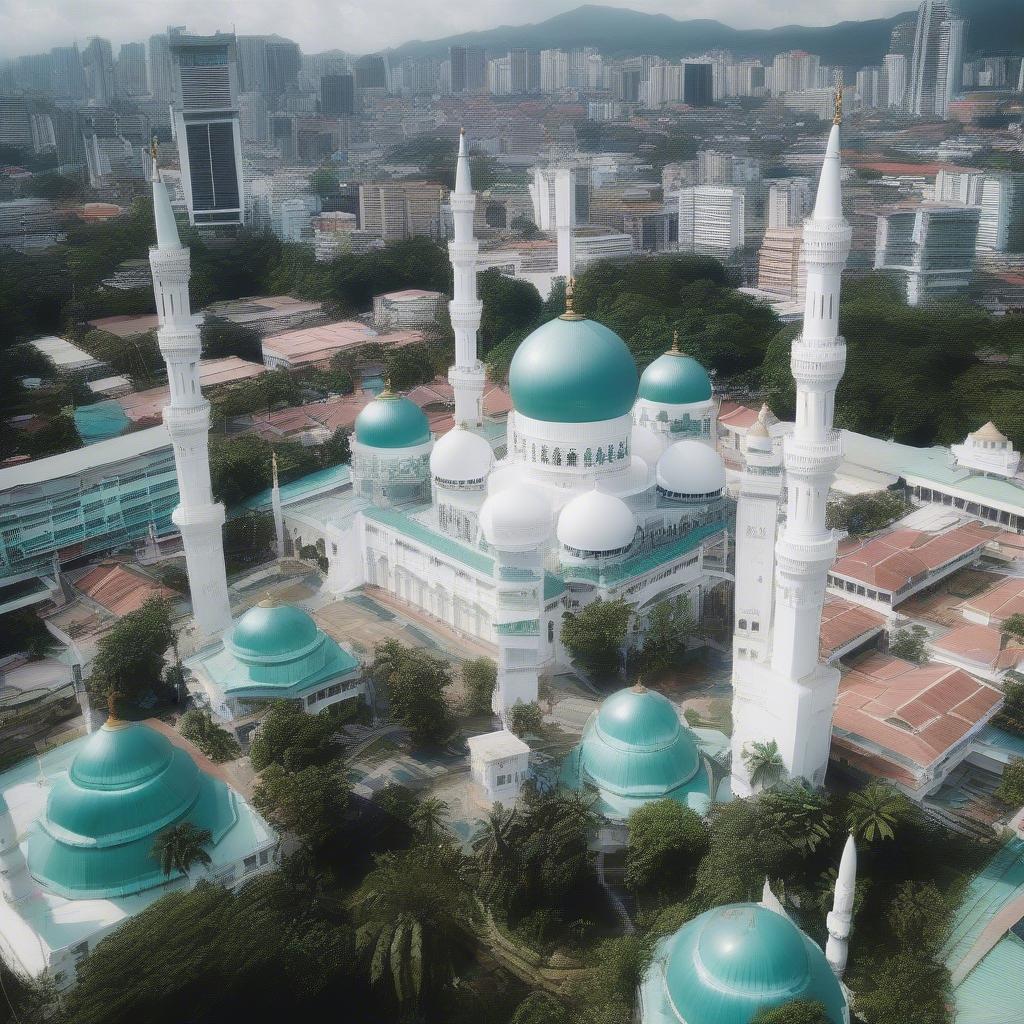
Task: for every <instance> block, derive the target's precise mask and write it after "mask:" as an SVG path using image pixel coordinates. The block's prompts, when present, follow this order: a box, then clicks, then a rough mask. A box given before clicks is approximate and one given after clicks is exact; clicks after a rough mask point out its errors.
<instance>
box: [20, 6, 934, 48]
mask: <svg viewBox="0 0 1024 1024" xmlns="http://www.w3.org/2000/svg"><path fill="white" fill-rule="evenodd" d="M580 6H581V5H580V4H579V3H578V2H576V0H559V2H557V3H552V2H551V0H526V2H524V3H520V4H516V5H514V6H513V5H510V4H509V3H507V0H489V2H487V3H483V4H474V5H472V6H470V5H469V4H466V3H456V4H448V5H446V6H445V7H444V8H443V9H441V10H438V9H437V8H431V9H429V10H427V9H420V8H418V7H417V6H416V5H411V4H409V3H408V0H383V2H382V3H377V4H374V5H373V6H372V7H370V6H368V5H366V4H362V3H358V2H349V3H342V4H340V5H334V4H329V3H327V2H326V0H302V2H301V3H295V4H292V5H291V6H290V8H289V20H288V25H287V31H286V32H284V33H281V32H280V29H281V24H280V19H279V14H280V9H279V7H278V6H277V5H276V4H271V3H267V2H257V3H248V4H244V5H243V4H241V3H239V2H237V0H226V2H221V3H217V4H212V5H211V4H208V3H204V4H201V3H198V2H196V0H178V2H176V3H175V4H174V5H173V6H172V8H170V9H168V8H160V9H156V8H140V7H139V6H138V5H135V4H129V3H126V2H123V0H112V2H109V3H104V4H102V5H99V4H94V3H92V4H89V3H85V4H72V3H70V2H68V0H4V2H3V3H2V4H0V58H10V57H17V56H21V55H24V54H29V53H35V52H40V51H43V50H48V49H50V48H51V47H54V46H67V45H71V44H72V43H74V42H77V43H78V44H79V45H80V46H81V45H84V44H85V42H86V41H87V40H88V39H89V38H90V37H92V36H100V37H101V38H109V39H110V40H111V41H112V42H113V43H114V44H115V45H120V44H121V43H125V42H135V41H138V40H140V39H145V38H148V37H149V36H150V35H154V34H158V33H161V32H164V31H166V28H167V26H168V25H181V24H185V25H187V26H188V28H189V30H190V31H193V32H197V33H206V32H213V31H216V30H218V29H219V30H221V31H230V30H232V29H233V30H234V31H235V32H237V33H239V34H245V35H269V34H274V33H275V32H276V33H277V34H284V35H287V37H288V38H290V39H293V40H294V41H295V42H296V43H298V44H299V46H300V47H301V48H302V50H303V52H305V53H319V52H324V51H326V50H332V49H339V50H344V51H346V52H351V53H368V52H373V51H375V50H383V49H393V48H396V47H400V46H403V45H405V44H407V43H410V42H414V41H420V40H433V39H440V38H444V37H445V36H448V35H451V34H455V33H462V32H466V31H486V30H489V29H495V28H499V27H505V26H513V25H514V26H522V25H528V24H533V23H537V22H542V21H545V20H547V19H548V18H551V17H553V16H555V15H557V14H562V13H565V12H568V11H572V10H576V9H577V8H579V7H580ZM607 6H610V7H615V8H619V9H624V10H632V11H637V12H639V13H644V14H665V15H668V16H670V17H672V18H673V19H674V20H676V21H688V20H695V19H704V18H706V19H713V20H716V21H719V22H721V23H723V24H725V25H728V26H730V27H734V28H748V29H749V28H759V29H769V28H777V27H781V26H788V25H803V26H812V27H825V26H830V25H834V24H837V23H839V22H842V21H849V20H855V21H867V20H871V19H874V18H889V17H893V16H895V15H897V14H902V13H906V12H909V11H912V10H914V9H915V7H916V6H917V5H916V4H914V3H911V2H909V0H862V2H861V3H860V4H858V9H857V11H856V17H854V18H851V17H850V16H849V15H850V12H849V11H848V10H847V9H846V8H847V7H848V5H847V4H846V3H845V2H844V0H823V2H811V0H799V2H797V3H794V4H789V5H787V7H786V8H785V16H783V15H782V14H781V12H780V9H779V8H776V7H769V6H768V5H766V4H764V3H758V2H756V0H718V2H713V0H696V2H694V3H692V4H691V5H690V6H688V8H687V9H686V11H685V16H684V17H680V14H681V12H680V11H679V9H678V6H677V5H675V4H673V3H672V0H630V2H629V3H627V4H614V5H607ZM100 7H101V8H102V9H100V10H97V8H100ZM331 26H334V28H333V29H332V28H331ZM325 28H326V29H327V31H326V32H325ZM335 33H336V34H335Z"/></svg>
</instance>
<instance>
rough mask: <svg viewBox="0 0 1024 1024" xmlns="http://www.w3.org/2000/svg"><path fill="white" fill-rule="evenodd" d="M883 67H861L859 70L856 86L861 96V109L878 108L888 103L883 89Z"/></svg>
mask: <svg viewBox="0 0 1024 1024" xmlns="http://www.w3.org/2000/svg"><path fill="white" fill-rule="evenodd" d="M882 83H883V78H882V69H881V68H878V67H871V68H861V69H860V71H858V72H857V78H856V82H855V84H854V88H855V90H856V92H857V96H858V97H859V98H860V105H861V109H863V110H877V109H878V108H879V107H883V106H885V105H886V103H885V96H884V94H883V90H882Z"/></svg>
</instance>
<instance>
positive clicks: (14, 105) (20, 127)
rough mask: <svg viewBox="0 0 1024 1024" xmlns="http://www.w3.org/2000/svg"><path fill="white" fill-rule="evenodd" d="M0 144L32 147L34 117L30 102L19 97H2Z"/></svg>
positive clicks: (24, 147)
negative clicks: (30, 109)
mask: <svg viewBox="0 0 1024 1024" xmlns="http://www.w3.org/2000/svg"><path fill="white" fill-rule="evenodd" d="M0 145H2V146H14V147H15V148H16V149H24V150H26V151H29V150H31V149H32V117H31V113H30V111H29V106H28V103H27V102H26V101H25V100H23V99H21V98H19V97H13V96H12V97H10V98H9V99H8V98H5V99H0Z"/></svg>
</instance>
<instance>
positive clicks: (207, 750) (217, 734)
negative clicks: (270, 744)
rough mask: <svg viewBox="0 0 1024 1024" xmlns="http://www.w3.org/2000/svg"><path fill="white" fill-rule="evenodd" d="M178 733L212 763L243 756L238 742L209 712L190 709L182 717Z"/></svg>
mask: <svg viewBox="0 0 1024 1024" xmlns="http://www.w3.org/2000/svg"><path fill="white" fill-rule="evenodd" d="M178 732H180V733H181V735H182V736H184V737H185V739H187V740H188V741H189V743H194V744H195V745H196V746H197V747H198V748H199V749H200V750H201V751H202V752H203V753H204V754H205V755H206V756H207V757H208V758H209V759H210V760H211V761H216V762H218V763H219V762H221V761H233V760H234V759H235V758H236V757H241V755H242V748H241V747H240V746H239V745H238V740H236V739H235V737H234V736H233V735H232V734H231V733H230V732H228V730H227V729H224V728H222V727H221V726H219V725H217V723H216V722H215V721H214V720H213V718H212V717H211V716H210V712H209V711H203V710H201V709H200V708H190V709H189V710H188V711H186V712H185V714H183V715H182V716H181V721H180V722H179V723H178Z"/></svg>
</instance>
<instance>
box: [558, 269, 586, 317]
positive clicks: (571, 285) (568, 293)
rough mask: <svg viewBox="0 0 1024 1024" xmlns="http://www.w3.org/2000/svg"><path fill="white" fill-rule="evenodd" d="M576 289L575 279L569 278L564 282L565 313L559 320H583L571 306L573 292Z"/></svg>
mask: <svg viewBox="0 0 1024 1024" xmlns="http://www.w3.org/2000/svg"><path fill="white" fill-rule="evenodd" d="M575 289H576V278H575V277H570V278H568V279H567V280H566V282H565V312H564V313H563V314H562V315H561V317H560V318H559V319H561V320H585V319H586V317H584V316H583V315H582V314H580V313H577V312H576V307H575V306H574V305H573V292H574V291H575Z"/></svg>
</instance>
